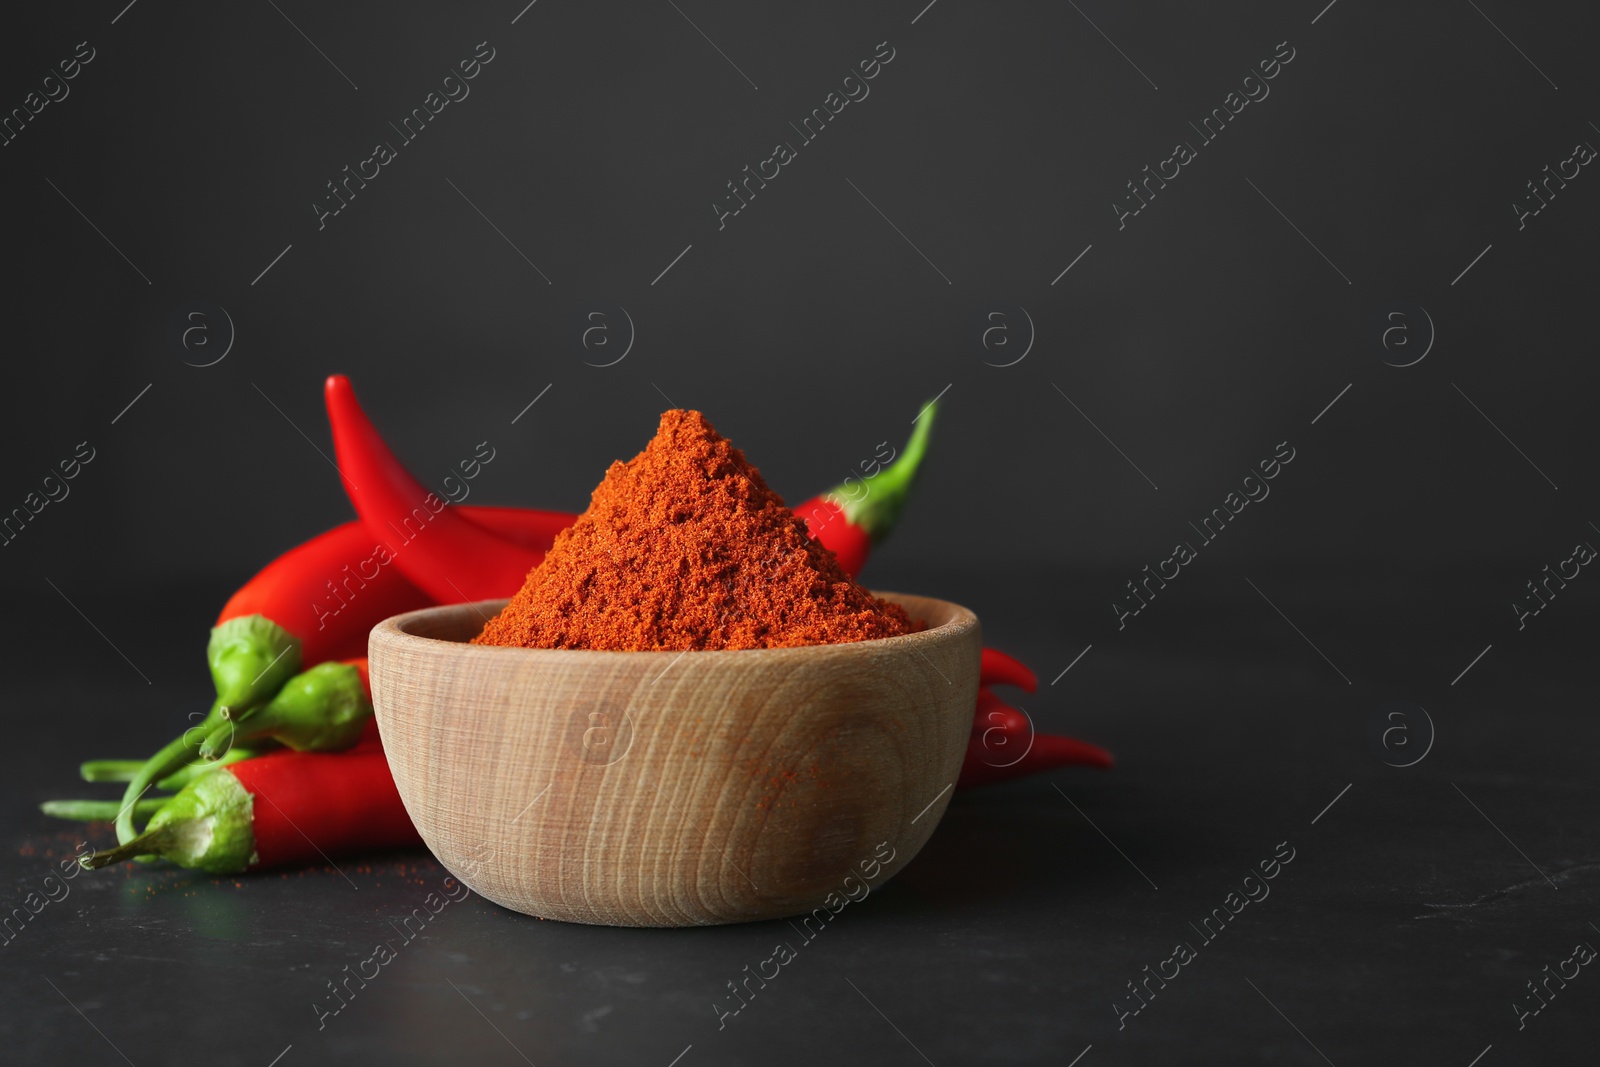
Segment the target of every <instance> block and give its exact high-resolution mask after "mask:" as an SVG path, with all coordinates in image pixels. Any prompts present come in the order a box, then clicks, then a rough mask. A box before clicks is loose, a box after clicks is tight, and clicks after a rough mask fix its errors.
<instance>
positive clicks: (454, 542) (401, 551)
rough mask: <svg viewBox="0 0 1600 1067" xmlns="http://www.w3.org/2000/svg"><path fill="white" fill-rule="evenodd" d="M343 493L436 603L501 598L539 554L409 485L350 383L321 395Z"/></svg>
mask: <svg viewBox="0 0 1600 1067" xmlns="http://www.w3.org/2000/svg"><path fill="white" fill-rule="evenodd" d="M323 393H324V398H325V400H326V402H327V408H328V421H329V422H331V423H332V424H333V447H334V453H335V455H336V456H337V457H338V466H339V471H340V473H341V474H342V475H343V478H344V483H345V491H346V492H347V493H348V494H349V496H350V501H351V503H353V504H355V506H356V512H357V513H358V514H359V515H360V516H361V521H362V522H363V523H365V524H366V527H367V530H368V532H369V533H370V534H371V536H372V537H373V538H376V539H377V540H378V541H379V542H380V543H382V544H383V545H384V546H385V547H386V548H387V550H388V552H389V553H391V554H392V558H393V561H394V565H395V566H396V567H398V568H399V569H400V571H401V573H402V574H404V575H405V576H406V577H407V578H408V579H410V580H411V582H412V584H414V585H415V586H416V587H417V588H419V589H421V590H422V591H423V592H425V593H427V594H428V595H429V596H430V597H432V598H433V599H434V601H435V602H436V603H440V604H451V603H457V602H459V601H463V600H489V599H493V598H495V597H507V596H510V595H511V594H513V593H515V592H516V591H517V590H518V589H520V588H521V587H522V582H523V579H524V578H526V577H527V574H528V571H530V570H531V569H533V568H534V567H535V566H537V565H538V563H539V561H540V560H542V559H543V558H544V553H543V552H542V551H538V550H529V549H527V548H524V547H522V546H520V545H516V544H513V543H511V542H510V541H507V540H506V539H505V538H503V537H498V536H496V535H495V534H492V533H490V532H489V531H488V530H486V529H484V528H483V527H482V526H480V525H478V524H477V523H474V522H471V521H469V520H467V519H466V518H464V517H463V516H462V515H461V513H460V512H459V511H455V510H452V509H451V507H450V506H449V505H448V504H447V503H446V502H445V501H444V500H442V499H440V497H439V496H438V495H437V494H435V493H433V492H430V491H429V490H428V489H426V488H424V487H423V485H422V483H421V482H419V481H417V480H416V479H415V478H413V477H412V476H411V474H410V472H408V471H407V470H406V469H405V468H404V467H403V466H401V465H400V461H399V460H397V459H396V458H395V455H394V453H393V452H391V451H390V450H389V446H388V445H386V444H385V443H384V441H383V438H382V437H380V436H379V435H378V431H377V428H376V427H374V426H373V425H372V421H371V420H370V419H368V418H367V413H366V412H364V411H362V410H361V405H360V403H358V402H357V400H356V394H355V390H354V389H353V388H352V387H351V385H350V379H349V378H346V377H345V376H344V375H342V374H335V375H333V376H332V377H330V378H329V379H328V381H327V384H326V387H325V388H324V390H323Z"/></svg>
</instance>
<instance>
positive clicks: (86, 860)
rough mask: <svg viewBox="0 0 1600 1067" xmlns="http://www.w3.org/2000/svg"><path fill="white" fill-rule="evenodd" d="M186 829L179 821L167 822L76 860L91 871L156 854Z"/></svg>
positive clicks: (168, 845) (174, 840) (167, 847)
mask: <svg viewBox="0 0 1600 1067" xmlns="http://www.w3.org/2000/svg"><path fill="white" fill-rule="evenodd" d="M186 829H188V828H187V827H185V826H184V825H182V824H181V823H168V824H167V825H165V826H162V827H158V828H157V829H154V830H146V831H145V832H144V833H142V834H140V835H139V836H137V837H135V838H133V839H132V840H131V841H128V842H125V843H124V844H121V845H118V846H117V847H116V848H112V849H107V850H106V851H104V852H95V853H93V854H92V855H88V856H85V857H83V858H82V859H81V860H79V861H78V862H79V863H81V864H83V866H84V867H85V868H87V869H88V870H91V871H93V870H98V869H99V868H101V867H109V866H110V865H111V864H113V863H123V862H125V861H127V860H132V859H138V858H140V857H141V856H158V855H160V854H161V853H162V852H164V851H166V850H168V849H170V848H172V847H173V846H174V845H175V844H176V843H177V842H178V839H179V838H180V837H181V836H182V835H183V833H184V831H185V830H186Z"/></svg>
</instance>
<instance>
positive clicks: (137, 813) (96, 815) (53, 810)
mask: <svg viewBox="0 0 1600 1067" xmlns="http://www.w3.org/2000/svg"><path fill="white" fill-rule="evenodd" d="M171 799H172V798H171V797H145V798H144V799H143V800H141V801H139V802H138V803H137V804H135V805H134V806H133V816H134V818H136V819H148V818H149V817H150V816H152V815H154V814H155V813H156V812H158V811H160V810H161V807H162V805H164V804H165V803H166V802H167V801H168V800H171ZM121 809H122V806H121V805H120V804H118V803H117V802H116V801H115V800H47V801H45V802H44V803H43V804H40V805H39V810H40V811H42V812H44V813H45V814H46V815H49V816H51V817H52V818H56V819H72V820H73V821H75V822H102V821H103V822H110V821H111V820H113V819H115V818H116V817H117V812H118V811H120V810H121Z"/></svg>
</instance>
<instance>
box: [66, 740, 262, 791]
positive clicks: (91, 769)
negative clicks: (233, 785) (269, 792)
mask: <svg viewBox="0 0 1600 1067" xmlns="http://www.w3.org/2000/svg"><path fill="white" fill-rule="evenodd" d="M257 755H260V746H259V745H257V746H255V747H253V748H245V747H243V746H239V745H236V746H234V747H233V748H230V749H228V751H227V752H224V753H223V754H222V755H220V756H218V757H217V758H216V759H214V760H206V759H198V760H195V761H194V762H193V763H191V764H189V765H188V766H187V767H185V768H183V769H182V770H180V771H174V772H173V773H171V774H169V775H167V776H166V777H165V778H163V779H161V781H159V782H157V783H156V788H157V789H164V790H166V791H167V792H169V793H174V792H177V791H178V790H179V789H182V788H183V787H184V786H186V785H188V784H189V783H190V782H192V781H194V780H195V778H196V777H197V776H199V775H202V774H204V773H206V772H207V771H209V770H211V768H213V767H225V766H227V765H228V764H230V763H238V762H239V761H240V760H245V759H250V758H251V757H253V756H257ZM144 763H145V761H144V760H139V759H97V760H89V761H87V762H85V763H83V764H81V765H80V766H79V767H78V773H79V774H80V775H82V776H83V780H84V781H86V782H131V781H132V780H133V776H134V775H136V774H138V773H139V768H140V767H143V766H144Z"/></svg>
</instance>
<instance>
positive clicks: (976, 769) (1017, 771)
mask: <svg viewBox="0 0 1600 1067" xmlns="http://www.w3.org/2000/svg"><path fill="white" fill-rule="evenodd" d="M996 758H1003V759H1010V758H1011V757H1009V756H1007V757H996V756H995V754H994V752H993V750H992V748H991V747H986V746H985V745H984V742H983V739H982V738H979V737H974V738H971V739H969V740H968V741H967V758H966V759H965V760H964V761H963V762H962V764H961V777H960V778H958V779H956V788H957V789H971V788H973V787H974V786H980V785H991V784H993V783H995V782H1009V781H1012V780H1014V779H1017V778H1026V777H1027V776H1028V775H1030V774H1039V773H1040V772H1042V771H1053V770H1055V769H1056V768H1057V767H1068V766H1073V765H1083V766H1088V767H1100V768H1102V769H1104V768H1109V767H1111V766H1113V765H1114V764H1115V763H1116V760H1115V759H1114V758H1113V757H1112V755H1111V753H1109V752H1107V751H1106V750H1105V749H1103V748H1101V747H1099V746H1098V745H1091V744H1089V742H1087V741H1079V740H1078V739H1077V738H1075V737H1061V736H1059V735H1056V734H1034V735H1033V744H1032V746H1031V747H1030V748H1028V750H1027V754H1026V755H1025V756H1023V757H1022V758H1021V759H1019V760H1017V762H1015V763H1008V764H1005V765H1003V766H996V765H995V764H993V763H991V762H988V761H991V760H994V759H996ZM245 762H246V763H248V762H249V761H248V760H246V761H245ZM236 766H240V767H242V766H244V764H243V763H241V764H236Z"/></svg>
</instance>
